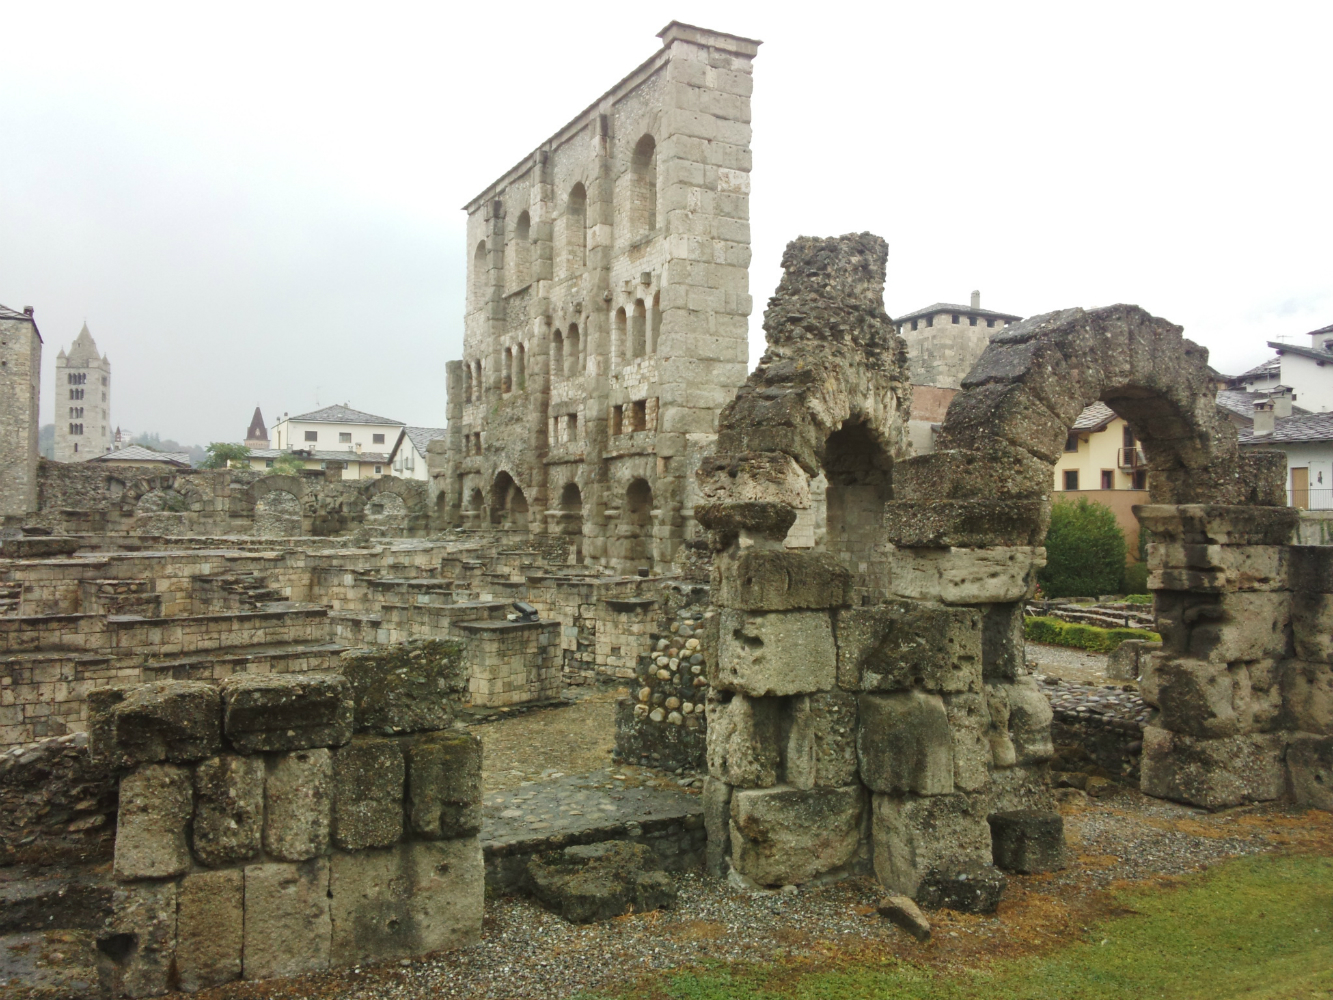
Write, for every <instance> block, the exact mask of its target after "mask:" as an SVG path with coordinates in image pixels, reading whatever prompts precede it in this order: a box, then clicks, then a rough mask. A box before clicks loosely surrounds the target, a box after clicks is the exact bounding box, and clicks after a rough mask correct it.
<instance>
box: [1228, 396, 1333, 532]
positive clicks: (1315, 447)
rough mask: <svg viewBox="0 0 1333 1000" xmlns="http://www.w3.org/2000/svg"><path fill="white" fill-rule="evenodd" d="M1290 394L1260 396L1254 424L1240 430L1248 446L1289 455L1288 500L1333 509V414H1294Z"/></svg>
mask: <svg viewBox="0 0 1333 1000" xmlns="http://www.w3.org/2000/svg"><path fill="white" fill-rule="evenodd" d="M1293 409H1294V408H1293V407H1292V405H1291V395H1290V394H1289V393H1278V394H1275V395H1273V396H1271V397H1260V399H1259V400H1258V401H1257V402H1256V403H1255V409H1254V425H1253V427H1250V428H1242V429H1241V430H1239V431H1237V436H1238V437H1239V439H1240V446H1241V447H1242V448H1246V449H1263V450H1264V451H1281V452H1284V453H1285V454H1286V456H1287V502H1288V503H1289V504H1291V505H1292V506H1293V507H1300V508H1303V509H1306V510H1329V509H1333V413H1295V412H1293Z"/></svg>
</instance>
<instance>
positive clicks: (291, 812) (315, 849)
mask: <svg viewBox="0 0 1333 1000" xmlns="http://www.w3.org/2000/svg"><path fill="white" fill-rule="evenodd" d="M264 809H265V815H264V850H265V851H266V852H267V853H268V854H269V855H270V856H271V857H273V858H276V859H278V860H280V861H308V860H310V859H311V858H314V857H318V856H320V855H323V854H328V853H329V833H330V830H331V829H332V825H333V754H332V753H331V752H330V751H328V750H327V749H324V748H319V749H315V750H292V751H290V752H288V753H280V754H273V755H272V756H270V757H269V758H268V767H267V774H266V776H265V780H264Z"/></svg>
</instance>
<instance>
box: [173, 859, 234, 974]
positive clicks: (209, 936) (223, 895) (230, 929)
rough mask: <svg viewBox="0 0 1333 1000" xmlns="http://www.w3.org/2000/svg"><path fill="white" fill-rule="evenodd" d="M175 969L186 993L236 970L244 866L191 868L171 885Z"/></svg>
mask: <svg viewBox="0 0 1333 1000" xmlns="http://www.w3.org/2000/svg"><path fill="white" fill-rule="evenodd" d="M177 900H178V908H177V918H176V969H177V971H178V973H179V975H180V988H181V989H182V990H183V991H185V992H186V993H194V992H196V991H198V990H205V989H208V988H209V987H210V986H220V985H221V984H223V983H229V982H231V981H232V980H233V979H239V978H240V976H241V951H242V949H243V947H244V944H245V872H244V871H242V870H241V869H239V868H228V869H222V870H220V871H212V872H195V873H194V874H193V875H186V876H185V877H184V878H183V879H181V881H180V888H179V890H178V891H177Z"/></svg>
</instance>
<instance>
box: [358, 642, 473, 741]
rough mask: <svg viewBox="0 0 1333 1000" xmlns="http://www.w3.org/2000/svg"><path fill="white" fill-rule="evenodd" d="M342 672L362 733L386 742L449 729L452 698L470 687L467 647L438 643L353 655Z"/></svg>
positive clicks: (393, 647) (359, 651)
mask: <svg viewBox="0 0 1333 1000" xmlns="http://www.w3.org/2000/svg"><path fill="white" fill-rule="evenodd" d="M338 668H339V671H340V672H341V673H342V675H343V676H344V677H346V678H347V683H348V685H349V686H350V687H351V690H352V699H353V702H354V704H355V706H356V729H357V731H358V732H370V733H377V734H379V735H381V736H393V735H395V734H397V733H419V732H425V731H428V730H435V729H448V728H449V727H450V725H452V724H453V716H454V713H453V706H452V702H451V701H450V698H451V696H457V695H458V694H459V693H460V692H461V690H463V689H464V688H465V687H466V679H465V678H464V677H463V672H464V667H463V646H462V644H461V643H457V642H444V641H441V640H438V639H428V640H420V639H418V640H412V641H409V642H406V643H399V644H395V645H393V646H387V647H382V648H379V649H373V650H371V649H354V650H350V651H348V652H346V653H344V654H343V655H342V656H341V657H340V659H339V662H338Z"/></svg>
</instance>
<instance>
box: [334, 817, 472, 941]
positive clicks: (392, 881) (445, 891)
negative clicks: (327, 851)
mask: <svg viewBox="0 0 1333 1000" xmlns="http://www.w3.org/2000/svg"><path fill="white" fill-rule="evenodd" d="M330 871H331V875H330V889H329V892H330V896H331V900H332V901H331V903H330V906H331V918H332V935H333V936H332V952H331V955H332V964H333V965H335V966H345V965H360V964H362V963H372V962H383V961H387V960H389V959H395V958H409V957H414V956H419V955H425V954H428V953H430V952H436V951H446V950H451V949H454V948H462V947H464V946H466V945H470V944H476V942H477V941H479V940H480V939H481V916H482V903H483V901H484V899H485V895H486V887H485V884H484V882H485V870H484V865H483V862H482V854H481V842H480V841H479V840H477V838H476V837H463V838H459V839H457V840H443V841H442V840H430V841H424V840H419V841H414V842H412V843H406V844H395V845H394V846H393V847H390V848H388V849H386V850H376V851H358V852H356V853H354V854H343V853H335V854H334V855H333V858H332V863H331V869H330Z"/></svg>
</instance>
